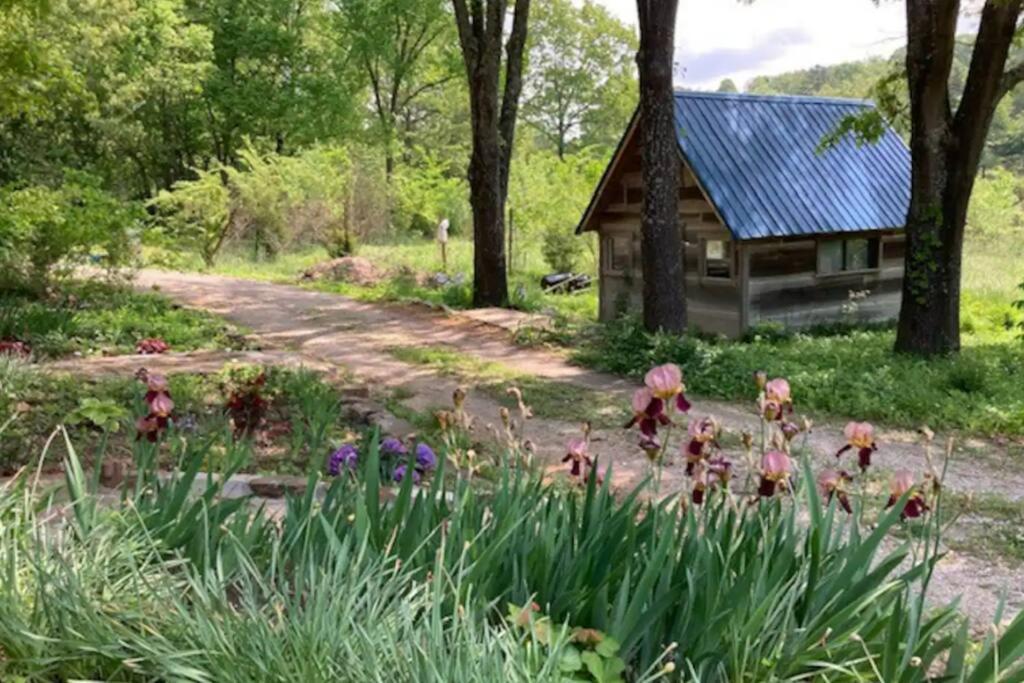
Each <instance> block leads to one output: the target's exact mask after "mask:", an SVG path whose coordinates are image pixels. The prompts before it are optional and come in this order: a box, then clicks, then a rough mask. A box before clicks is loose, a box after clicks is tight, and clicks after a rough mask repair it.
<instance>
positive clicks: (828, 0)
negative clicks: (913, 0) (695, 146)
mask: <svg viewBox="0 0 1024 683" xmlns="http://www.w3.org/2000/svg"><path fill="white" fill-rule="evenodd" d="M597 1H598V2H600V3H601V4H603V5H605V6H606V7H608V9H609V10H611V11H612V12H613V13H614V14H615V15H616V16H618V17H620V18H622V19H624V20H625V21H627V22H629V23H632V24H634V25H635V24H636V2H635V0H597ZM904 22H905V16H904V6H903V3H902V2H895V1H890V2H882V3H881V4H880V5H877V6H876V5H875V4H874V3H873V2H871V0H756V1H755V2H754V3H753V4H745V3H740V2H738V0H680V3H679V15H678V21H677V24H676V55H677V60H678V62H679V66H680V67H681V68H682V69H684V70H685V74H683V77H682V79H681V84H682V85H686V86H689V87H693V88H713V87H715V86H717V85H718V82H719V81H720V80H721V79H722V78H726V77H728V78H732V79H733V80H734V81H736V83H737V84H739V85H740V86H741V87H742V85H743V84H744V83H746V81H748V80H749V79H750V78H752V77H754V76H757V75H760V74H774V73H781V72H783V71H792V70H794V69H805V68H808V67H811V66H814V65H816V64H826V65H827V64H835V63H838V62H845V61H850V60H856V59H863V58H865V57H870V56H876V55H882V56H888V55H890V54H892V52H893V51H894V50H896V49H897V48H898V47H900V45H902V44H903V43H904V40H905V39H904V36H905V27H904Z"/></svg>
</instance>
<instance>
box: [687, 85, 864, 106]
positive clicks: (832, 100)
mask: <svg viewBox="0 0 1024 683" xmlns="http://www.w3.org/2000/svg"><path fill="white" fill-rule="evenodd" d="M674 95H675V97H681V98H706V99H720V100H737V101H746V102H753V101H777V102H792V103H794V104H817V105H820V104H845V105H850V104H857V105H860V106H864V107H873V106H875V103H874V101H872V100H869V99H858V98H855V97H827V96H824V95H774V94H772V95H767V94H761V93H725V92H711V91H704V90H682V89H679V88H676V89H675V90H674Z"/></svg>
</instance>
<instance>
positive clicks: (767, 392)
mask: <svg viewBox="0 0 1024 683" xmlns="http://www.w3.org/2000/svg"><path fill="white" fill-rule="evenodd" d="M787 412H790V413H792V412H793V394H792V391H791V390H790V387H789V382H788V381H786V380H784V379H782V378H781V377H777V378H775V379H773V380H770V381H768V382H767V383H765V385H764V396H763V398H762V401H761V413H762V414H763V415H764V417H765V419H767V420H782V418H783V416H784V415H785V414H786V413H787Z"/></svg>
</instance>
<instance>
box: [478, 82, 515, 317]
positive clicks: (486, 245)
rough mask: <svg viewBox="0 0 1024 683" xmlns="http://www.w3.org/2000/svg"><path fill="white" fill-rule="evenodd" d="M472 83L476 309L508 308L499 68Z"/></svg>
mask: <svg viewBox="0 0 1024 683" xmlns="http://www.w3.org/2000/svg"><path fill="white" fill-rule="evenodd" d="M480 76H481V77H480V78H478V79H477V80H476V81H475V82H473V81H471V82H470V85H469V87H470V90H471V91H472V93H471V95H470V100H471V103H472V104H471V107H470V109H471V112H472V124H473V153H472V156H471V157H470V162H469V202H470V205H471V206H472V208H473V305H474V306H505V305H507V304H508V276H507V273H506V270H505V268H506V265H505V193H504V192H503V191H502V178H501V145H502V142H501V136H500V135H499V133H498V67H497V63H496V62H495V63H494V64H493V73H491V72H490V70H488V71H487V72H485V73H484V74H481V75H480Z"/></svg>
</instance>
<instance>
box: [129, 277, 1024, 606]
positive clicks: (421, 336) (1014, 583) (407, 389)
mask: <svg viewBox="0 0 1024 683" xmlns="http://www.w3.org/2000/svg"><path fill="white" fill-rule="evenodd" d="M137 284H138V286H139V287H144V288H157V289H159V290H160V291H162V292H163V293H164V294H166V295H168V296H170V297H172V298H173V299H175V300H177V301H179V302H180V303H182V304H184V305H187V306H192V307H197V308H202V309H206V310H209V311H212V312H214V313H218V314H220V315H223V316H224V317H226V318H228V319H229V320H231V321H232V322H235V323H237V324H240V325H244V326H246V327H248V328H250V329H251V330H252V331H253V332H254V334H255V336H256V337H257V338H258V339H259V340H260V341H261V342H263V343H265V345H266V347H267V351H268V352H271V353H274V354H277V353H280V352H281V351H282V350H285V351H288V352H291V353H294V354H295V355H296V356H297V357H298V358H300V359H301V360H302V362H304V363H306V364H308V365H321V366H322V365H323V364H328V365H337V366H341V367H342V368H344V370H345V371H346V372H348V373H350V374H351V375H352V376H354V377H355V378H356V379H357V380H359V381H361V382H365V383H366V384H368V385H370V387H371V388H372V389H374V390H377V391H380V392H382V393H384V392H389V393H391V394H393V395H395V396H399V397H408V398H404V399H403V401H402V402H403V403H404V405H405V406H406V407H408V408H410V409H413V410H417V411H422V410H426V409H431V408H436V407H441V406H447V405H449V404H450V400H451V394H452V391H453V390H454V389H455V388H456V386H458V384H459V382H458V380H457V379H456V378H453V377H451V376H446V375H443V374H438V373H437V372H436V371H434V370H432V369H429V368H427V367H425V366H422V365H416V364H412V363H407V362H403V361H400V360H398V359H397V358H396V357H395V356H394V354H393V353H392V352H391V351H390V350H391V349H394V348H396V347H436V346H444V347H450V348H452V349H455V350H457V351H458V352H459V353H463V354H466V356H467V357H471V358H477V359H481V360H485V361H490V362H493V363H500V364H502V365H504V366H507V367H509V368H512V369H514V370H515V371H516V372H517V373H521V374H527V375H532V376H534V377H537V378H542V379H545V380H551V381H555V382H559V383H562V384H564V386H565V397H566V398H565V400H566V401H572V400H581V399H580V398H579V397H577V396H574V393H573V391H574V388H583V389H589V390H599V391H601V392H604V393H606V394H612V395H616V396H619V397H620V398H621V402H622V405H623V406H628V401H629V395H630V393H631V392H632V390H633V389H634V388H635V384H634V383H633V382H631V381H629V380H625V379H622V378H619V377H614V376H611V375H606V374H602V373H598V372H593V371H590V370H586V369H584V368H579V367H576V366H573V365H571V364H569V363H568V362H567V361H566V358H565V357H564V356H563V355H560V354H559V353H558V352H556V351H552V350H546V349H536V348H523V347H519V346H516V345H515V344H513V343H512V342H511V340H510V339H509V335H508V333H507V332H506V331H505V330H502V329H500V328H497V327H495V326H493V325H489V324H486V323H481V322H479V321H475V320H472V319H470V318H468V317H465V316H460V315H445V314H443V313H440V312H436V311H431V310H429V309H427V308H421V307H417V306H408V305H380V304H368V303H362V302H357V301H353V300H350V299H347V298H344V297H341V296H338V295H334V294H328V293H323V292H317V291H312V290H308V289H303V288H301V287H295V286H286V285H280V284H270V283H263V282H253V281H246V280H240V279H235V278H227V277H221V276H214V275H199V274H180V273H171V272H162V271H143V272H141V273H140V274H139V276H138V280H137ZM693 389H694V391H695V392H697V394H698V395H697V397H696V398H695V400H694V406H695V407H694V414H696V415H705V414H713V415H715V416H716V417H718V418H719V419H720V420H721V421H722V422H723V423H724V424H725V425H727V426H728V428H729V429H731V430H732V431H733V432H734V433H738V432H739V431H740V430H742V429H750V430H754V429H755V428H756V426H757V420H756V417H755V415H754V414H753V410H752V407H748V406H744V405H738V404H732V403H724V402H720V401H710V400H705V399H701V398H700V397H699V390H700V387H693ZM795 389H796V392H797V393H796V400H797V404H798V407H799V387H796V388H795ZM526 398H527V402H528V403H529V396H527V397H526ZM467 407H468V410H469V411H470V412H471V413H472V414H473V415H476V416H477V417H478V423H479V424H480V425H481V428H486V423H488V422H491V423H495V422H497V420H498V411H499V408H500V405H499V404H498V403H497V402H496V401H495V400H493V399H492V398H489V397H488V396H487V395H485V394H483V393H481V392H471V394H470V397H469V399H468V401H467ZM624 414H625V413H624ZM528 431H529V436H530V437H531V438H532V439H533V440H534V441H535V442H536V444H537V447H538V453H539V454H540V456H541V457H543V458H544V459H545V460H546V461H547V462H550V463H555V462H557V461H558V460H559V459H560V457H561V455H562V454H563V448H564V444H565V443H566V441H567V440H568V439H569V438H571V437H572V436H575V435H577V434H578V433H579V425H577V424H575V423H572V422H566V421H562V420H557V419H552V418H551V417H550V416H545V415H542V414H538V415H536V417H535V418H534V419H533V420H531V421H530V423H529V426H528ZM595 437H596V438H595V442H594V448H593V450H594V451H595V452H596V453H597V454H598V455H600V457H601V460H602V462H603V463H608V462H611V463H612V464H613V466H614V468H615V483H616V484H617V485H620V486H623V487H628V486H630V485H632V484H634V483H637V482H639V481H640V480H641V479H642V478H643V477H644V476H645V475H646V466H645V464H644V459H643V456H642V455H641V454H640V452H639V450H638V449H637V447H636V441H635V435H633V434H630V433H627V432H625V431H624V430H621V429H613V430H602V431H599V432H597V433H596V434H595ZM880 437H881V438H880V439H879V441H880V445H881V450H880V452H879V454H878V456H877V464H878V465H879V468H880V469H882V470H886V469H888V470H893V469H899V468H907V469H911V470H916V471H923V469H924V466H925V458H924V449H923V447H922V446H921V444H920V443H919V439H918V437H917V435H915V434H912V433H906V432H898V431H887V432H884V433H882V434H881V435H880ZM936 441H937V443H940V444H941V443H942V436H941V435H940V437H939V438H938V439H937V440H936ZM842 444H843V438H842V434H841V425H839V424H838V423H833V424H817V425H816V426H815V429H814V431H813V433H812V434H811V435H810V437H809V439H808V446H809V448H810V450H811V451H812V453H813V456H814V457H815V459H816V460H819V461H821V462H826V461H834V460H833V454H834V453H835V452H836V451H837V450H838V448H839V447H840V446H841V445H842ZM681 469H682V468H681V467H678V466H675V467H668V468H666V472H665V480H664V485H663V486H664V488H665V490H672V489H673V488H678V487H679V486H680V485H681V484H682V481H683V477H682V472H681ZM945 483H946V486H947V487H948V489H950V490H953V491H956V492H959V493H969V494H974V495H977V496H989V495H996V496H998V497H1000V498H1001V499H1004V500H1008V501H1018V502H1019V501H1022V500H1024V465H1022V464H1021V463H1018V462H1015V461H1013V460H1012V459H1011V458H1010V457H1009V455H1008V453H1007V450H1006V448H1005V447H1004V446H1001V445H999V444H995V443H990V442H986V441H978V440H972V441H965V442H964V443H963V444H962V445H961V448H960V450H958V451H957V453H956V455H955V456H954V458H953V459H952V461H951V463H950V467H949V471H948V473H947V477H946V480H945ZM937 583H938V584H939V587H937V589H936V593H937V594H939V595H942V596H944V597H949V596H952V595H958V594H960V593H963V592H965V591H966V593H965V600H964V606H965V609H967V610H968V611H969V612H970V613H971V614H972V616H974V617H976V618H980V619H985V618H986V617H987V615H991V614H992V613H993V612H994V609H995V605H996V603H997V601H998V597H997V595H998V594H999V593H1001V592H1003V591H1008V598H1009V601H1010V603H1011V604H1013V605H1015V606H1019V605H1022V604H1024V569H1021V568H1019V567H1015V568H1011V567H1009V566H1004V565H1003V564H1001V563H998V562H997V563H992V562H988V561H981V560H979V559H976V558H973V557H970V556H967V555H957V554H954V555H953V556H952V557H951V558H949V559H948V560H946V561H944V562H943V563H942V564H941V565H940V568H939V576H938V579H937Z"/></svg>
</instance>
